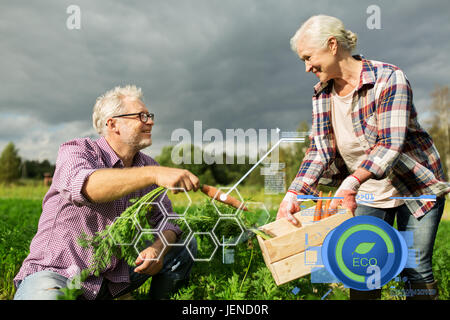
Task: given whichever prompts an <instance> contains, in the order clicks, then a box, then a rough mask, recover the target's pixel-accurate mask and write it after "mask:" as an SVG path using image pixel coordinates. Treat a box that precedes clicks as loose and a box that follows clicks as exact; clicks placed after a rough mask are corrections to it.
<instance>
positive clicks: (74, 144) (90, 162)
mask: <svg viewBox="0 0 450 320" xmlns="http://www.w3.org/2000/svg"><path fill="white" fill-rule="evenodd" d="M96 160H97V156H96V155H95V154H94V153H93V152H90V151H89V150H88V149H86V148H85V146H84V145H83V144H82V142H80V141H76V140H75V141H71V142H68V143H65V144H62V145H61V147H60V149H59V152H58V157H57V160H56V166H55V174H54V177H53V181H54V186H55V188H56V189H57V190H58V191H59V193H60V194H61V196H62V197H64V198H65V199H66V200H68V201H69V202H71V203H72V204H74V205H76V206H78V207H80V206H85V205H89V204H91V202H90V201H89V200H88V199H87V198H86V197H85V196H84V195H83V193H82V188H83V185H84V183H85V182H86V180H87V179H88V177H89V176H90V175H91V174H92V173H93V172H94V171H96V170H97V169H98V162H96Z"/></svg>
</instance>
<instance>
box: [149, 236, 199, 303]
mask: <svg viewBox="0 0 450 320" xmlns="http://www.w3.org/2000/svg"><path fill="white" fill-rule="evenodd" d="M187 247H189V252H190V253H189V252H188V249H187ZM196 256H197V241H196V240H195V237H192V240H190V241H189V243H187V244H186V245H179V246H172V247H171V248H170V250H169V252H168V253H167V254H166V256H165V257H164V265H163V268H162V269H161V271H160V272H158V274H156V275H154V276H153V277H152V283H151V287H150V299H157V300H161V299H167V298H169V297H170V295H171V294H172V293H174V292H176V291H177V290H178V289H180V288H181V287H182V286H183V285H184V284H186V283H187V282H188V280H189V275H190V272H191V269H192V266H193V265H194V259H193V257H196Z"/></svg>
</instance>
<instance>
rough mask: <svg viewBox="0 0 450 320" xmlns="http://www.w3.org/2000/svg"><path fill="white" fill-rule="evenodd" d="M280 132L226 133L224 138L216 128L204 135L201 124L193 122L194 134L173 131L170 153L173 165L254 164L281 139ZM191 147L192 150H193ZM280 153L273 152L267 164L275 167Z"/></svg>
mask: <svg viewBox="0 0 450 320" xmlns="http://www.w3.org/2000/svg"><path fill="white" fill-rule="evenodd" d="M279 132H280V130H279V129H259V130H256V129H253V128H250V129H247V130H244V129H241V128H238V129H226V130H225V135H224V134H223V133H222V131H220V130H219V129H216V128H210V129H207V130H205V131H203V123H202V121H194V132H193V135H191V132H190V131H189V130H187V129H184V128H178V129H175V130H174V131H173V132H172V135H171V141H172V142H177V144H176V145H175V147H174V148H173V149H172V154H171V158H172V162H173V163H175V164H192V163H193V164H202V163H203V162H204V163H206V164H214V163H216V164H224V163H225V164H234V163H235V161H236V163H237V164H245V163H246V162H247V161H248V163H249V164H255V163H256V162H257V161H258V158H259V157H261V156H263V155H265V154H266V153H267V151H268V150H269V148H270V146H271V145H275V144H276V143H277V142H278V140H279V139H280V134H279ZM192 146H194V147H192ZM278 159H279V150H278V148H275V149H274V150H273V151H272V152H271V153H270V157H268V158H266V159H265V160H267V161H266V163H267V162H270V163H278Z"/></svg>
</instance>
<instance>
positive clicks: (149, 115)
mask: <svg viewBox="0 0 450 320" xmlns="http://www.w3.org/2000/svg"><path fill="white" fill-rule="evenodd" d="M127 116H139V120H141V122H143V123H147V121H148V119H149V118H150V119H152V121H153V120H154V119H155V114H154V113H145V112H139V113H127V114H120V115H118V116H114V117H112V118H120V117H127ZM106 125H108V124H106Z"/></svg>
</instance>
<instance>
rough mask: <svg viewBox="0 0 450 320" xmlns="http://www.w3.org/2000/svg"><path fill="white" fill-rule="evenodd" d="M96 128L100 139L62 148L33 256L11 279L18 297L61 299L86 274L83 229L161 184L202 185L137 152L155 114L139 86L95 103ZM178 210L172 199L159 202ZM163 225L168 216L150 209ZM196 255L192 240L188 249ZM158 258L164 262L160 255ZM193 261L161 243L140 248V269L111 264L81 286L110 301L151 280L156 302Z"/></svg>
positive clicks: (103, 222)
mask: <svg viewBox="0 0 450 320" xmlns="http://www.w3.org/2000/svg"><path fill="white" fill-rule="evenodd" d="M93 125H94V128H95V129H96V130H97V131H98V133H99V134H100V135H101V137H100V138H99V139H97V140H91V139H89V138H83V139H75V140H72V141H69V142H66V143H64V144H62V145H61V147H60V149H59V153H58V157H57V161H56V169H55V174H54V178H53V183H52V185H51V187H50V189H49V191H48V192H47V194H46V195H45V197H44V200H43V205H42V214H41V218H40V220H39V226H38V231H37V233H36V235H35V237H34V238H33V240H32V242H31V246H30V254H29V255H28V257H27V258H26V259H25V261H24V262H23V265H22V267H21V269H20V271H19V273H18V274H17V276H16V277H15V279H14V283H15V285H16V287H17V292H16V295H15V297H14V298H15V299H27V300H28V299H57V298H58V295H60V294H61V293H60V291H59V289H61V288H64V287H66V286H67V283H68V279H69V278H70V277H71V276H73V270H80V269H85V268H86V267H88V265H89V260H90V257H91V253H90V252H89V250H86V249H83V248H81V247H80V246H78V245H77V239H78V237H79V236H80V234H81V233H82V232H85V233H87V234H88V235H93V234H94V233H95V232H98V231H101V230H103V229H105V227H106V226H107V225H108V224H110V223H111V222H112V221H113V220H114V218H116V217H117V216H119V215H120V214H121V213H122V212H123V211H124V210H125V209H126V208H127V207H128V206H130V205H131V203H130V202H129V200H130V199H132V198H136V197H141V196H143V195H145V194H146V193H148V192H150V191H151V190H153V189H155V188H156V187H157V186H163V187H167V188H175V187H176V188H185V189H186V190H188V191H189V190H197V189H198V187H199V180H198V178H197V177H196V176H194V175H193V174H192V173H190V172H189V171H186V170H181V169H175V168H167V167H162V166H159V165H158V163H157V162H156V161H155V160H153V159H152V158H151V157H149V156H147V155H145V154H143V153H142V152H140V150H142V149H144V148H146V147H148V146H150V145H151V143H152V133H151V132H152V127H153V125H154V114H153V113H149V111H148V109H147V107H146V105H145V104H144V103H143V101H142V92H141V89H138V88H136V87H135V86H126V87H123V88H122V87H116V88H115V89H113V90H111V91H108V92H107V93H105V94H104V95H102V96H100V97H99V98H98V99H97V101H96V104H95V106H94V111H93ZM161 201H162V202H161V203H162V204H163V206H164V207H165V209H166V211H167V212H168V213H173V209H172V206H171V203H170V200H169V199H168V198H167V196H166V197H164V199H162V200H161ZM152 212H153V214H152V218H151V219H152V222H153V223H155V224H157V225H158V227H159V226H160V225H159V223H160V222H161V221H162V220H163V218H164V217H163V213H162V212H161V211H159V210H157V208H155V210H153V211H152ZM161 232H162V233H163V235H164V237H165V239H166V240H167V242H168V243H174V242H176V241H178V240H179V238H180V235H181V230H180V228H179V227H178V226H175V225H172V224H170V223H167V224H165V225H164V227H163V228H162V230H161ZM189 246H191V247H190V251H191V253H193V254H195V253H196V250H197V247H196V243H195V241H192V242H191V243H190V244H189ZM158 256H160V258H159V260H156V258H157V257H158ZM192 264H193V260H192V258H191V256H190V254H189V252H187V250H186V247H181V246H173V247H171V246H168V247H164V245H163V243H162V241H161V239H156V240H155V241H154V243H153V244H151V246H149V247H148V248H147V249H145V250H143V251H142V252H141V253H140V254H139V255H138V258H137V260H136V266H129V265H127V264H126V263H125V261H121V260H118V259H113V261H112V262H111V264H110V265H109V266H108V267H107V269H106V270H104V271H103V272H102V273H101V274H100V276H99V277H95V276H90V277H89V278H88V279H87V280H86V281H85V282H84V283H83V284H82V285H83V287H82V290H83V295H82V296H81V298H85V299H111V298H115V297H118V296H120V295H123V294H125V293H127V292H130V291H132V290H134V289H136V288H137V287H139V286H140V285H141V284H143V283H144V282H145V281H146V280H147V279H148V278H149V277H150V276H153V278H152V286H151V289H150V296H151V298H155V299H161V298H166V297H167V296H168V295H169V294H170V293H171V292H172V291H173V290H175V289H176V288H177V287H178V286H179V285H180V283H182V281H183V280H186V279H187V278H188V275H189V273H190V270H191V267H192Z"/></svg>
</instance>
